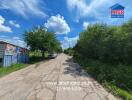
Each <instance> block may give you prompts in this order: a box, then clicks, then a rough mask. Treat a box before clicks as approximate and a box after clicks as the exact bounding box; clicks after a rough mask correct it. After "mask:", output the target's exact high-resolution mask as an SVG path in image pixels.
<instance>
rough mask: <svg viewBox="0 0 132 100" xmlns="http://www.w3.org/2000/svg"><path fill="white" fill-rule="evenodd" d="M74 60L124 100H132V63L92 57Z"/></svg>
mask: <svg viewBox="0 0 132 100" xmlns="http://www.w3.org/2000/svg"><path fill="white" fill-rule="evenodd" d="M74 60H75V61H76V62H78V63H79V64H80V65H81V66H83V68H84V69H85V70H86V71H87V72H88V73H89V74H90V75H92V76H93V77H94V78H95V79H96V80H97V81H98V82H99V83H101V84H102V85H103V86H104V87H105V88H107V89H108V90H110V91H112V93H113V94H114V95H117V96H119V97H121V98H122V99H123V100H132V65H122V64H118V65H116V64H110V63H102V62H100V61H98V60H91V59H79V58H78V59H76V58H74Z"/></svg>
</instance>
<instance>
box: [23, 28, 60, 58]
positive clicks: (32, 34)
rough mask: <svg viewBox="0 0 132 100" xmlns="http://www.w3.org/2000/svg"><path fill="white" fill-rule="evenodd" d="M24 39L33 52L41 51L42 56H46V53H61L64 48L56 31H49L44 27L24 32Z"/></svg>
mask: <svg viewBox="0 0 132 100" xmlns="http://www.w3.org/2000/svg"><path fill="white" fill-rule="evenodd" d="M24 40H25V42H26V43H27V45H28V46H29V47H30V50H31V51H32V52H35V51H37V52H40V53H41V54H42V58H45V53H46V52H48V53H54V52H56V53H60V52H62V48H61V45H60V42H59V41H58V40H57V38H56V35H55V33H54V32H49V31H48V30H47V29H46V28H44V27H36V28H34V29H33V30H31V31H27V32H26V33H25V34H24Z"/></svg>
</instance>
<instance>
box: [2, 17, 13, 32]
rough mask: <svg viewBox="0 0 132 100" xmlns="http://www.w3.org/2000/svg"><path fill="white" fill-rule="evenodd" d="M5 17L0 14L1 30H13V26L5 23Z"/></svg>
mask: <svg viewBox="0 0 132 100" xmlns="http://www.w3.org/2000/svg"><path fill="white" fill-rule="evenodd" d="M4 22H5V19H4V18H3V17H2V16H0V32H12V30H11V28H10V27H8V26H5V25H4Z"/></svg>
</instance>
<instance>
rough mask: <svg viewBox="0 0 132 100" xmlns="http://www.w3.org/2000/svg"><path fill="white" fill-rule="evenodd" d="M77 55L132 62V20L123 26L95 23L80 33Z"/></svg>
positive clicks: (102, 59) (125, 62)
mask: <svg viewBox="0 0 132 100" xmlns="http://www.w3.org/2000/svg"><path fill="white" fill-rule="evenodd" d="M74 50H75V55H76V54H77V55H79V56H83V57H85V58H90V59H96V60H97V59H98V60H100V61H103V62H110V63H124V64H130V63H132V62H131V58H132V21H129V22H128V23H125V24H123V25H122V26H116V27H113V26H107V25H105V24H95V25H91V26H88V28H87V30H85V31H84V32H82V33H81V34H80V39H79V41H78V43H77V45H76V46H75V48H74Z"/></svg>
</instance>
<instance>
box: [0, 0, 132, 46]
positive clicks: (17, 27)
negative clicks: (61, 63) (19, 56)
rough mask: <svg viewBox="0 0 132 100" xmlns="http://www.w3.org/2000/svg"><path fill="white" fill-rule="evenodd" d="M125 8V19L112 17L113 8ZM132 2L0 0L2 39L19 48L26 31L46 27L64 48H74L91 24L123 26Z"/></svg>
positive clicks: (130, 16)
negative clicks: (118, 5) (111, 9)
mask: <svg viewBox="0 0 132 100" xmlns="http://www.w3.org/2000/svg"><path fill="white" fill-rule="evenodd" d="M116 3H118V4H120V5H122V6H124V7H125V16H124V18H111V17H110V7H111V6H113V5H114V4H116ZM131 9H132V0H0V40H3V41H7V42H10V43H13V44H16V45H19V46H26V45H25V43H24V41H23V34H24V32H25V31H29V30H31V29H32V28H33V27H35V26H44V27H46V28H47V29H48V30H49V31H54V32H55V34H56V36H57V39H58V40H59V41H60V42H61V44H62V47H63V48H68V47H69V46H70V47H73V46H74V45H75V44H76V43H77V40H78V38H79V34H80V32H82V31H84V30H85V29H86V28H87V26H88V25H91V24H95V23H106V24H108V25H121V24H122V23H124V22H126V21H128V20H130V19H131V18H132V12H131Z"/></svg>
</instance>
